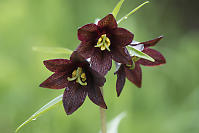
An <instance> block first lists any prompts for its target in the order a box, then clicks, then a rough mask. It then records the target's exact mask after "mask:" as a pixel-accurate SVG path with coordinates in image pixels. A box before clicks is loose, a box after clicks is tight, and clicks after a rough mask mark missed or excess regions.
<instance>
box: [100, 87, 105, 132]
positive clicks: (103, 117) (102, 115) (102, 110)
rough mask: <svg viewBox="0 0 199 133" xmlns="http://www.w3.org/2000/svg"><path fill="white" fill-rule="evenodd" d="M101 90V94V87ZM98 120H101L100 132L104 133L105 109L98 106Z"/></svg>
mask: <svg viewBox="0 0 199 133" xmlns="http://www.w3.org/2000/svg"><path fill="white" fill-rule="evenodd" d="M101 92H102V95H103V87H101ZM100 120H101V131H102V133H106V112H105V109H103V108H102V107H100Z"/></svg>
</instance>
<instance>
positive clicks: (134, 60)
mask: <svg viewBox="0 0 199 133" xmlns="http://www.w3.org/2000/svg"><path fill="white" fill-rule="evenodd" d="M139 59H140V58H139V57H136V56H133V57H132V61H133V64H132V65H128V64H127V65H126V66H127V67H128V68H129V69H131V70H133V69H135V62H136V61H138V60H139Z"/></svg>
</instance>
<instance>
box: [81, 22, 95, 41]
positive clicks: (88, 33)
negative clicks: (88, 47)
mask: <svg viewBox="0 0 199 133" xmlns="http://www.w3.org/2000/svg"><path fill="white" fill-rule="evenodd" d="M96 31H97V25H96V24H87V25H84V26H83V27H81V28H79V29H78V39H79V40H80V41H90V40H93V38H95V37H96V35H97V32H96Z"/></svg>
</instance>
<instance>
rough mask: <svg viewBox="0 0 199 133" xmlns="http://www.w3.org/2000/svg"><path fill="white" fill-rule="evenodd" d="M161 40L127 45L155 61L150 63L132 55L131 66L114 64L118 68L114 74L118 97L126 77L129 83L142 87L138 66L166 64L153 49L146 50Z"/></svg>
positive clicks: (160, 55)
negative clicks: (115, 75)
mask: <svg viewBox="0 0 199 133" xmlns="http://www.w3.org/2000/svg"><path fill="white" fill-rule="evenodd" d="M162 38H163V37H162V36H160V37H158V38H155V39H153V40H150V41H145V42H136V41H133V42H132V43H131V44H130V45H129V46H130V47H133V48H135V49H137V50H139V51H141V52H143V53H145V54H147V55H149V56H150V57H152V58H153V59H154V60H155V61H154V62H151V61H149V60H146V59H142V58H138V57H136V56H134V55H131V57H132V60H133V66H130V65H126V64H120V63H116V64H117V66H118V70H117V71H116V72H115V74H117V82H116V91H117V95H118V96H120V94H121V91H122V89H123V87H124V84H125V79H126V77H127V79H128V80H129V81H131V82H132V83H134V84H135V85H136V86H137V87H139V88H140V87H141V85H142V69H141V67H140V64H141V65H144V66H157V65H162V64H165V63H166V60H165V58H164V56H163V55H162V54H161V53H160V52H158V51H156V50H154V49H151V48H148V47H151V46H154V45H156V43H158V42H159V41H160V40H161V39H162Z"/></svg>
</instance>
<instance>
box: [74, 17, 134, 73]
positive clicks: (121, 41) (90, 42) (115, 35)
mask: <svg viewBox="0 0 199 133" xmlns="http://www.w3.org/2000/svg"><path fill="white" fill-rule="evenodd" d="M133 37H134V35H133V34H132V33H131V32H129V31H128V30H126V29H124V28H119V27H118V26H117V22H116V20H115V18H114V16H113V15H112V14H109V15H107V16H106V17H104V18H103V19H101V20H99V21H98V23H97V24H94V23H91V24H87V25H84V26H83V27H81V28H79V29H78V39H79V40H80V41H81V44H80V45H79V47H78V48H77V51H78V53H80V54H81V55H82V56H83V57H84V58H90V63H91V67H92V68H94V69H95V70H96V71H98V72H100V73H101V74H103V75H105V74H106V73H107V72H108V71H109V70H110V69H111V66H112V59H113V60H114V61H116V62H119V63H123V64H129V65H131V64H132V60H131V56H130V55H129V53H128V51H127V49H126V48H125V46H127V45H128V44H130V43H131V42H132V40H133Z"/></svg>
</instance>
